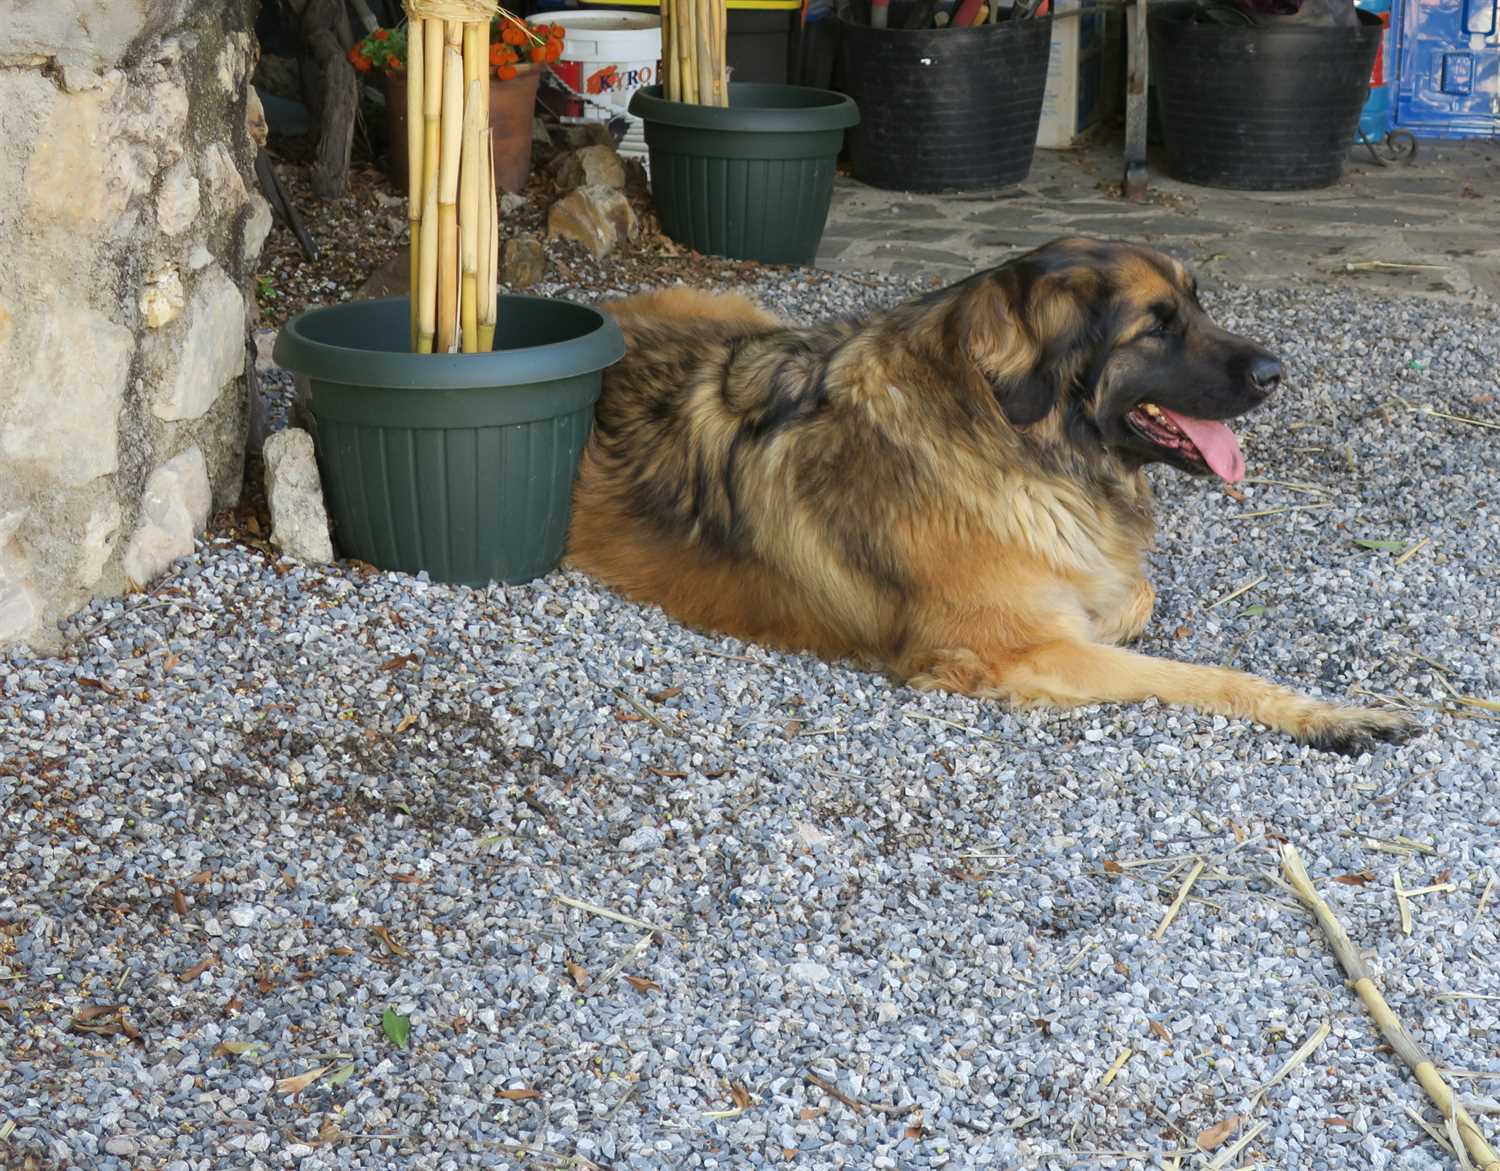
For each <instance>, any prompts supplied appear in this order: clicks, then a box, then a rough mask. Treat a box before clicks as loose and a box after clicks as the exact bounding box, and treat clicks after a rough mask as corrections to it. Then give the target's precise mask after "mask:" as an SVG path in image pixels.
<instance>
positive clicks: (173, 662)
mask: <svg viewBox="0 0 1500 1171" xmlns="http://www.w3.org/2000/svg"><path fill="white" fill-rule="evenodd" d="M180 662H182V658H181V656H180V655H178V653H177V652H176V651H169V652H168V653H167V657H166V658H165V659H163V660H162V661H161V669H162V670H163V671H170V670H172V669H173V668H174V667H176V666H177V664H178V663H180Z"/></svg>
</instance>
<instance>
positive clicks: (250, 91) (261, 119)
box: [245, 85, 271, 146]
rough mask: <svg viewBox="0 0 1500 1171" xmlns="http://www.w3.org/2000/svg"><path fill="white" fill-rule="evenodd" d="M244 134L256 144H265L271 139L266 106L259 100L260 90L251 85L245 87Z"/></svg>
mask: <svg viewBox="0 0 1500 1171" xmlns="http://www.w3.org/2000/svg"><path fill="white" fill-rule="evenodd" d="M245 134H246V136H247V137H248V138H249V139H250V141H251V142H253V143H255V145H256V146H265V145H266V143H267V142H269V141H270V139H271V127H270V126H269V125H268V124H267V122H266V106H265V103H264V102H262V101H261V100H260V90H258V89H256V88H255V86H253V85H247V86H246V87H245Z"/></svg>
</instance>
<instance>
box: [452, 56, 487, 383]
mask: <svg viewBox="0 0 1500 1171" xmlns="http://www.w3.org/2000/svg"><path fill="white" fill-rule="evenodd" d="M483 91H484V84H483V83H482V82H481V81H480V80H479V78H477V77H476V78H475V79H474V80H473V81H471V82H469V93H468V97H467V98H466V99H465V103H464V142H463V161H462V162H461V163H460V165H459V172H458V174H459V194H458V202H459V222H458V226H459V232H460V235H461V239H460V250H461V252H462V257H461V266H462V269H463V291H462V296H461V298H460V300H461V309H460V312H461V314H462V317H463V331H464V332H463V349H464V353H466V354H473V353H477V352H478V350H479V227H480V210H479V207H480V202H479V198H480V197H479V182H480V179H481V178H482V177H483V174H484V172H483V169H482V162H483V159H484V154H483V152H484V111H482V110H481V109H480V108H479V103H480V100H481V95H482V93H483ZM484 202H485V205H486V206H488V204H489V200H485V201H484ZM486 251H488V248H486Z"/></svg>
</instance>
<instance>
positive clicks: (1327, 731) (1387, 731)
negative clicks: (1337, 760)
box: [1297, 708, 1422, 756]
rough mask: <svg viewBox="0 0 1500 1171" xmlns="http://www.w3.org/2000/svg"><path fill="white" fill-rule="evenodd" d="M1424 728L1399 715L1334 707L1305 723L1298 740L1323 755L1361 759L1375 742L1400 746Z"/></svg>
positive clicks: (1363, 709)
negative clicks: (1325, 753) (1327, 753)
mask: <svg viewBox="0 0 1500 1171" xmlns="http://www.w3.org/2000/svg"><path fill="white" fill-rule="evenodd" d="M1421 727H1422V726H1421V725H1420V724H1418V723H1417V722H1416V721H1415V720H1413V719H1411V718H1410V717H1409V716H1404V715H1402V714H1400V713H1399V712H1377V711H1371V710H1369V709H1368V708H1331V709H1329V710H1328V712H1327V713H1326V714H1321V715H1318V716H1315V717H1312V718H1310V719H1309V720H1307V721H1306V724H1305V726H1304V727H1303V728H1302V729H1301V730H1300V735H1298V737H1297V739H1299V740H1301V741H1302V742H1303V743H1304V744H1308V745H1311V746H1312V747H1313V748H1317V749H1321V750H1322V751H1324V752H1337V753H1338V754H1339V755H1341V756H1358V755H1359V754H1360V753H1361V752H1364V751H1366V750H1367V749H1369V748H1371V747H1372V746H1373V745H1374V744H1376V743H1381V744H1401V743H1403V742H1404V741H1406V740H1407V739H1409V738H1410V737H1411V736H1413V735H1415V734H1416V733H1417V732H1419V731H1421Z"/></svg>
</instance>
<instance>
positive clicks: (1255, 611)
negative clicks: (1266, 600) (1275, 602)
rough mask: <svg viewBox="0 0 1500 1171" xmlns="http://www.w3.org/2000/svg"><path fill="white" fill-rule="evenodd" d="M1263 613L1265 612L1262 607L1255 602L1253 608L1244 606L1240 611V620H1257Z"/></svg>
mask: <svg viewBox="0 0 1500 1171" xmlns="http://www.w3.org/2000/svg"><path fill="white" fill-rule="evenodd" d="M1265 612H1266V608H1265V607H1264V606H1262V605H1261V604H1260V603H1259V602H1256V603H1255V605H1253V606H1246V607H1245V608H1244V609H1243V610H1241V611H1240V617H1241V618H1259V617H1260V616H1261V615H1262V614H1264V613H1265Z"/></svg>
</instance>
